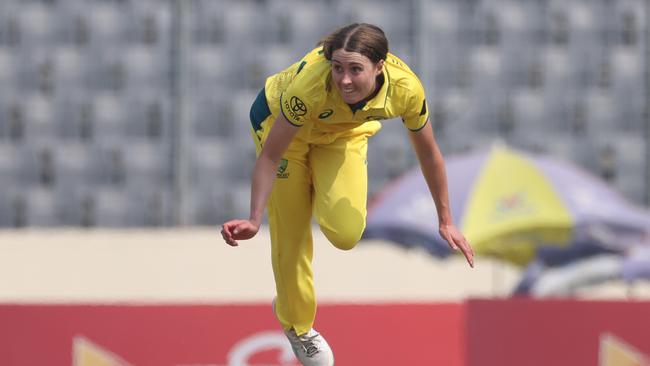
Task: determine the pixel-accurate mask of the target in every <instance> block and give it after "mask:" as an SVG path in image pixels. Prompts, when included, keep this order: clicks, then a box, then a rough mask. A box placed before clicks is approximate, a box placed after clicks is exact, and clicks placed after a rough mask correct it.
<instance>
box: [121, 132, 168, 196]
mask: <svg viewBox="0 0 650 366" xmlns="http://www.w3.org/2000/svg"><path fill="white" fill-rule="evenodd" d="M121 150H122V152H123V153H124V169H125V174H126V185H127V186H128V187H166V186H169V185H170V184H171V179H170V177H171V173H170V167H171V155H170V146H168V145H167V144H158V143H152V142H141V141H133V140H131V141H128V140H127V141H126V142H125V144H124V145H123V147H122V149H121Z"/></svg>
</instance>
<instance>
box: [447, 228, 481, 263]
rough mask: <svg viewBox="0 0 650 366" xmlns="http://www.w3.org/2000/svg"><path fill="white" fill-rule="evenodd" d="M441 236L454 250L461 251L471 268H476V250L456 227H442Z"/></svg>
mask: <svg viewBox="0 0 650 366" xmlns="http://www.w3.org/2000/svg"><path fill="white" fill-rule="evenodd" d="M440 236H442V238H443V239H445V240H446V241H447V243H449V247H451V249H453V250H456V251H457V250H458V249H460V251H461V252H463V255H464V256H465V258H466V259H467V263H469V266H470V267H472V268H474V250H472V246H471V245H469V243H468V242H467V240H466V239H465V237H464V236H463V234H461V233H460V231H459V230H458V229H457V228H456V226H454V225H440Z"/></svg>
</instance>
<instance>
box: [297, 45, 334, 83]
mask: <svg viewBox="0 0 650 366" xmlns="http://www.w3.org/2000/svg"><path fill="white" fill-rule="evenodd" d="M292 71H293V72H294V75H293V80H292V82H291V87H292V88H293V89H294V90H295V91H296V92H299V91H302V92H304V93H307V94H319V93H323V94H326V93H327V91H326V86H327V80H328V77H329V73H330V63H329V61H328V60H327V59H326V58H325V56H324V55H323V52H322V47H318V48H315V49H313V50H312V51H311V52H309V53H308V54H306V55H305V56H304V57H303V58H302V59H301V60H300V61H299V62H297V63H296V64H295V65H294V67H293V70H292Z"/></svg>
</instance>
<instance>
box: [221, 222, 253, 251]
mask: <svg viewBox="0 0 650 366" xmlns="http://www.w3.org/2000/svg"><path fill="white" fill-rule="evenodd" d="M259 229H260V227H259V225H255V224H254V223H252V222H250V221H249V220H230V221H228V222H226V223H224V224H223V225H221V236H222V237H223V240H224V241H225V242H226V244H228V245H230V246H233V247H236V246H238V245H239V243H238V242H237V240H247V239H250V238H252V237H254V236H255V234H257V231H258V230H259Z"/></svg>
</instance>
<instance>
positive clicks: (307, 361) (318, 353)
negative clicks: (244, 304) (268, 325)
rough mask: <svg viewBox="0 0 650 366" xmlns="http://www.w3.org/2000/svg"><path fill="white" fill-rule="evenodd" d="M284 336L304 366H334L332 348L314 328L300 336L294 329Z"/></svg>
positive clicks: (286, 331)
mask: <svg viewBox="0 0 650 366" xmlns="http://www.w3.org/2000/svg"><path fill="white" fill-rule="evenodd" d="M273 314H275V298H274V299H273ZM276 317H277V315H276ZM284 334H285V335H286V336H287V338H288V339H289V343H291V349H293V353H294V354H295V355H296V358H298V361H300V363H302V364H303V366H334V353H333V352H332V348H330V345H329V344H327V341H326V340H325V338H323V336H322V335H321V334H320V333H318V332H317V331H316V330H315V329H314V328H312V329H310V330H309V332H307V333H305V334H302V335H300V336H299V335H297V334H296V331H295V330H294V329H293V328H291V329H290V330H285V331H284Z"/></svg>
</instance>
